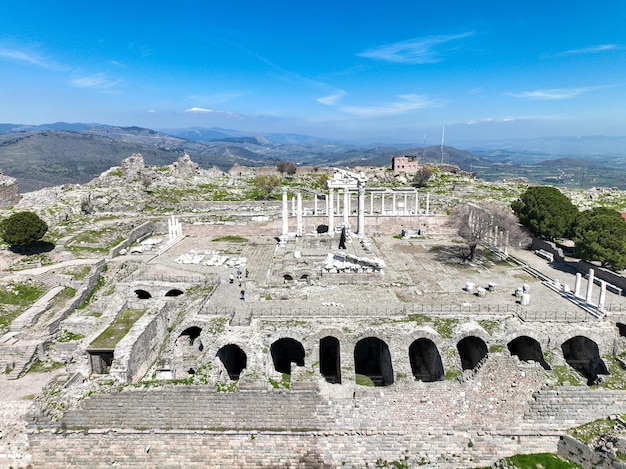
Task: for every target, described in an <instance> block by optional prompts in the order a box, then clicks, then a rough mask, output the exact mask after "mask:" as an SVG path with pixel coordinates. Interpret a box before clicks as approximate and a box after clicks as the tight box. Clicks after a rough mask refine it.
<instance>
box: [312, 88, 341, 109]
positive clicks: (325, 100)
mask: <svg viewBox="0 0 626 469" xmlns="http://www.w3.org/2000/svg"><path fill="white" fill-rule="evenodd" d="M345 95H346V92H345V91H338V92H337V93H334V94H331V95H328V96H322V97H321V98H317V99H316V101H317V102H318V103H320V104H325V105H326V106H334V105H335V104H337V103H338V102H339V100H340V99H341V98H343V97H344V96H345Z"/></svg>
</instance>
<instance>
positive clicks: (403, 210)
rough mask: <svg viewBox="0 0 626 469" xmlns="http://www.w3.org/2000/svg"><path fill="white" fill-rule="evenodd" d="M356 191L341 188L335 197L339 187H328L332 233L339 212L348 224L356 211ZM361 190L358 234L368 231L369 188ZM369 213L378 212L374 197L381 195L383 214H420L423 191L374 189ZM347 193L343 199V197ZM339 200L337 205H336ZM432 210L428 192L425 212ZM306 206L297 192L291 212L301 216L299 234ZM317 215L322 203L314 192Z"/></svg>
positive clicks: (286, 226)
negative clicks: (388, 204)
mask: <svg viewBox="0 0 626 469" xmlns="http://www.w3.org/2000/svg"><path fill="white" fill-rule="evenodd" d="M287 192H288V189H287V188H286V187H284V188H283V194H282V202H283V207H282V208H283V209H282V222H283V226H282V234H283V235H286V234H287V233H288V231H289V220H288V219H289V203H288V202H289V199H288V194H287ZM352 192H354V191H351V190H350V189H346V188H344V189H337V192H336V198H335V189H334V188H330V189H329V190H328V196H327V197H326V206H325V212H324V213H325V214H326V215H328V231H329V233H330V234H331V235H332V234H333V232H334V230H335V215H342V223H343V226H348V217H349V216H350V214H351V213H352V197H351V195H352ZM356 193H357V231H356V233H357V234H358V235H361V234H364V228H365V214H366V211H365V206H366V203H365V199H366V194H365V188H364V187H363V186H362V185H359V186H358V187H357V190H356ZM385 195H386V196H387V197H389V198H388V199H387V200H390V202H391V207H390V210H386V209H385ZM369 196H370V197H369V199H370V200H369V212H368V214H369V215H375V214H376V212H375V211H374V199H375V197H378V196H380V212H379V214H380V215H392V216H395V215H411V214H419V213H420V200H419V193H418V192H417V191H416V192H410V193H407V192H404V193H396V192H393V193H391V194H389V193H385V192H375V191H372V192H370V193H369ZM342 197H343V201H342V200H341V199H342ZM411 197H412V198H413V202H414V210H413V212H411V211H410V210H409V201H410V198H411ZM399 198H400V199H403V202H402V205H399V203H398V199H399ZM335 204H336V205H335ZM429 211H430V194H426V206H425V209H424V213H425V214H426V215H428V214H429ZM303 213H304V212H303V208H302V194H301V193H300V192H298V193H296V195H295V196H294V197H292V199H291V216H292V217H296V219H297V228H296V234H297V235H298V236H300V235H302V231H303ZM313 215H321V213H320V210H319V207H318V198H317V195H315V196H314V199H313Z"/></svg>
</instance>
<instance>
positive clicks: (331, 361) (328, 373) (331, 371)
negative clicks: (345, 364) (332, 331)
mask: <svg viewBox="0 0 626 469" xmlns="http://www.w3.org/2000/svg"><path fill="white" fill-rule="evenodd" d="M320 373H321V374H322V376H324V379H325V380H326V381H328V382H329V383H333V384H341V357H340V353H339V339H337V338H336V337H331V336H327V337H324V338H323V339H320Z"/></svg>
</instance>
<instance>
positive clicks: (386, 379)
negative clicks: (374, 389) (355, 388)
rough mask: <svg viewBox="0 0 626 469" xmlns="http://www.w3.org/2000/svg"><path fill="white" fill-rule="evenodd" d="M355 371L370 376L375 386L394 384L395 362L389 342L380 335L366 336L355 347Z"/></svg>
mask: <svg viewBox="0 0 626 469" xmlns="http://www.w3.org/2000/svg"><path fill="white" fill-rule="evenodd" d="M354 371H355V373H356V374H357V381H358V380H359V379H360V377H359V376H358V375H361V376H363V377H366V378H369V380H371V382H372V384H373V385H374V386H389V385H390V384H393V364H392V363H391V354H390V353H389V347H388V346H387V344H386V343H385V342H384V341H383V340H381V339H379V338H378V337H366V338H365V339H361V340H359V341H358V342H357V344H356V345H355V347H354Z"/></svg>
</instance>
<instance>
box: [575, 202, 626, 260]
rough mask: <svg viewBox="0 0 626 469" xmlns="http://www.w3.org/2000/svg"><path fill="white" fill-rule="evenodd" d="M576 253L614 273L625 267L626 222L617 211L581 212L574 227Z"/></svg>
mask: <svg viewBox="0 0 626 469" xmlns="http://www.w3.org/2000/svg"><path fill="white" fill-rule="evenodd" d="M574 242H575V243H576V254H577V255H578V256H580V257H582V258H583V259H586V260H589V261H597V262H600V264H601V265H602V267H610V268H611V269H613V270H615V271H620V270H623V269H624V268H626V221H624V219H623V218H622V216H621V214H620V213H619V212H618V211H616V210H611V209H607V208H603V207H600V208H594V209H591V210H585V211H584V212H580V213H579V214H578V216H577V217H576V222H575V225H574Z"/></svg>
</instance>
